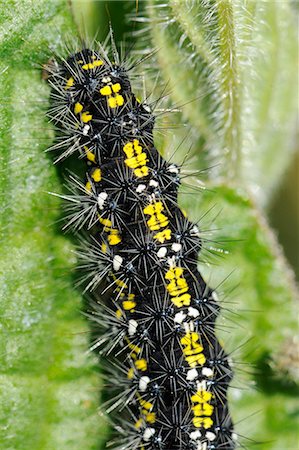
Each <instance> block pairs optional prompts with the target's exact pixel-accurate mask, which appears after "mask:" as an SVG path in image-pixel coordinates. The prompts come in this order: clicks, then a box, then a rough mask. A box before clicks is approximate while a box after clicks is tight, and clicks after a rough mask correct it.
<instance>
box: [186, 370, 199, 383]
mask: <svg viewBox="0 0 299 450" xmlns="http://www.w3.org/2000/svg"><path fill="white" fill-rule="evenodd" d="M198 375H199V374H198V371H197V370H196V369H190V370H188V372H187V376H186V379H187V380H188V381H194V380H195V378H197V377H198Z"/></svg>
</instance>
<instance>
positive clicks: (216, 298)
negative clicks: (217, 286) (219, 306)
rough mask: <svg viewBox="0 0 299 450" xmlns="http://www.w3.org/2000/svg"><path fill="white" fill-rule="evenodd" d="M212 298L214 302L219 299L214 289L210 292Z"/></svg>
mask: <svg viewBox="0 0 299 450" xmlns="http://www.w3.org/2000/svg"><path fill="white" fill-rule="evenodd" d="M212 299H213V300H215V302H218V301H219V297H218V295H217V292H216V291H213V292H212Z"/></svg>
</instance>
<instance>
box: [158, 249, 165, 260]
mask: <svg viewBox="0 0 299 450" xmlns="http://www.w3.org/2000/svg"><path fill="white" fill-rule="evenodd" d="M166 253H167V248H166V247H161V248H160V249H159V250H158V251H157V256H158V258H164V257H165V256H166Z"/></svg>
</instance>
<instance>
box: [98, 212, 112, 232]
mask: <svg viewBox="0 0 299 450" xmlns="http://www.w3.org/2000/svg"><path fill="white" fill-rule="evenodd" d="M99 221H100V223H101V224H102V225H104V226H105V227H109V228H108V231H110V227H111V226H112V222H111V220H110V219H103V218H102V217H100V216H99ZM104 231H107V230H105V228H104Z"/></svg>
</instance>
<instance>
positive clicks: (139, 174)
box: [134, 166, 149, 178]
mask: <svg viewBox="0 0 299 450" xmlns="http://www.w3.org/2000/svg"><path fill="white" fill-rule="evenodd" d="M148 172H149V168H148V167H147V166H143V167H140V169H135V170H134V174H135V175H136V177H137V178H142V177H146V176H147V175H148Z"/></svg>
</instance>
